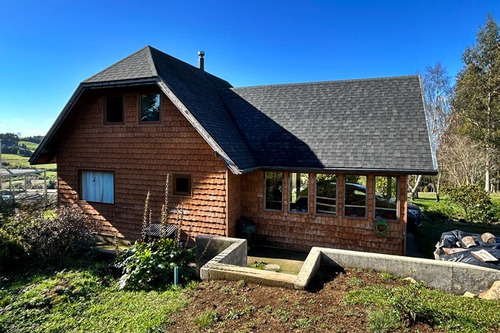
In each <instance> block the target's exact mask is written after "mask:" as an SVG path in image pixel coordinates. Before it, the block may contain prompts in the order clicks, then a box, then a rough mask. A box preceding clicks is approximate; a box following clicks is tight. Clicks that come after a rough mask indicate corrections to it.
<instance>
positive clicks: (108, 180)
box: [81, 171, 115, 204]
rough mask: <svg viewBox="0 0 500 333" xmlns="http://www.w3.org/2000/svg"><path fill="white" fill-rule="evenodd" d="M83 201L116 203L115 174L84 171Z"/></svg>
mask: <svg viewBox="0 0 500 333" xmlns="http://www.w3.org/2000/svg"><path fill="white" fill-rule="evenodd" d="M81 177H82V179H81V184H82V199H83V200H86V201H91V202H102V203H109V204H112V203H114V201H115V200H114V194H115V193H114V174H113V173H112V172H102V171H82V173H81Z"/></svg>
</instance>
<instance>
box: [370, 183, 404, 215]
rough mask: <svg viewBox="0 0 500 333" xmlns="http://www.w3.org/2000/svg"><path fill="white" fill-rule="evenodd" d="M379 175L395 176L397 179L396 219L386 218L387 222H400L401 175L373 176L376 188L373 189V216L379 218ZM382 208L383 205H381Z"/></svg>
mask: <svg viewBox="0 0 500 333" xmlns="http://www.w3.org/2000/svg"><path fill="white" fill-rule="evenodd" d="M377 177H383V178H388V177H391V178H395V179H396V218H395V219H385V220H386V221H387V222H398V221H399V219H400V216H401V215H400V210H399V206H400V204H399V203H400V202H399V191H400V189H399V185H400V184H399V183H400V182H399V177H398V176H394V175H392V176H384V175H379V176H374V177H373V186H374V189H373V218H374V219H376V218H377ZM381 208H382V207H381Z"/></svg>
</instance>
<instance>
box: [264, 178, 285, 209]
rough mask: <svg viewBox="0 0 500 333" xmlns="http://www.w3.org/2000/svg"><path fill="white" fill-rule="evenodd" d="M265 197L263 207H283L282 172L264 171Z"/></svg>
mask: <svg viewBox="0 0 500 333" xmlns="http://www.w3.org/2000/svg"><path fill="white" fill-rule="evenodd" d="M265 178H266V180H265V182H266V198H265V209H270V210H282V209H283V173H282V172H266V174H265Z"/></svg>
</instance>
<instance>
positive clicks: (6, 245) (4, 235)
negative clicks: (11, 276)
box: [0, 228, 26, 269]
mask: <svg viewBox="0 0 500 333" xmlns="http://www.w3.org/2000/svg"><path fill="white" fill-rule="evenodd" d="M25 253H26V244H25V243H24V242H23V239H22V237H21V236H19V235H17V234H15V233H12V232H9V231H8V229H6V228H0V268H4V269H5V268H10V266H11V265H12V264H13V263H14V262H16V261H17V260H19V259H21V258H22V257H23V256H24V255H25Z"/></svg>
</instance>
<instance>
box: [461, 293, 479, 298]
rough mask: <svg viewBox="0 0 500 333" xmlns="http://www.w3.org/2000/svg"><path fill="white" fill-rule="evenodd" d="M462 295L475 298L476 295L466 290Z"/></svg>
mask: <svg viewBox="0 0 500 333" xmlns="http://www.w3.org/2000/svg"><path fill="white" fill-rule="evenodd" d="M463 297H467V298H476V297H477V295H476V294H473V293H471V292H470V291H466V292H465V294H463Z"/></svg>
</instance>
